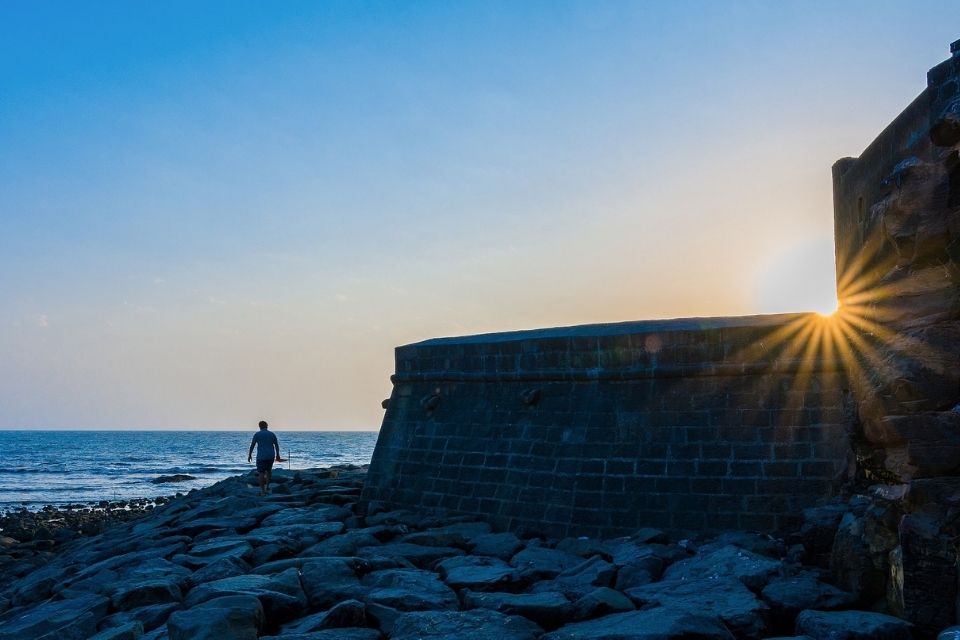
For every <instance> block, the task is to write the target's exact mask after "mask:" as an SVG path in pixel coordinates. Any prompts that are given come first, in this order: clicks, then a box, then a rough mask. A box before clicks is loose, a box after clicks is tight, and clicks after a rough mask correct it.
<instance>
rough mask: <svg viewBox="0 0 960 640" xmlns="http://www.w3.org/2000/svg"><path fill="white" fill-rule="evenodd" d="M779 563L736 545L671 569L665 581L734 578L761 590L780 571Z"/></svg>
mask: <svg viewBox="0 0 960 640" xmlns="http://www.w3.org/2000/svg"><path fill="white" fill-rule="evenodd" d="M780 566H781V565H780V563H779V562H777V561H775V560H771V559H770V558H766V557H764V556H760V555H757V554H755V553H752V552H750V551H747V550H746V549H741V548H740V547H736V546H734V545H727V546H723V547H719V548H716V549H711V550H709V551H706V552H705V553H701V554H697V555H696V556H694V557H692V558H689V559H687V560H681V561H680V562H677V563H676V564H674V565H672V566H670V567H669V568H668V569H667V570H666V571H665V572H664V573H663V579H664V580H671V581H672V580H694V579H697V578H719V577H721V576H724V577H727V576H730V577H734V578H737V579H738V580H740V581H741V582H742V583H743V584H744V585H746V586H747V587H748V588H750V589H754V590H760V589H762V588H763V587H764V586H765V585H766V584H767V582H769V581H770V578H771V577H773V576H774V575H776V574H777V573H778V572H779V571H780Z"/></svg>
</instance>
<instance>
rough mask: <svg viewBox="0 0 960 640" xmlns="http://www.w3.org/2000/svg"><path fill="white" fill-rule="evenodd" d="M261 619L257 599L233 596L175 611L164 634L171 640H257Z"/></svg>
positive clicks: (262, 617) (248, 596)
mask: <svg viewBox="0 0 960 640" xmlns="http://www.w3.org/2000/svg"><path fill="white" fill-rule="evenodd" d="M263 620H264V611H263V606H262V605H261V604H260V600H258V599H257V598H256V597H254V596H250V595H232V596H226V597H222V598H214V599H212V600H208V601H206V602H204V603H202V604H200V605H198V606H196V607H193V608H191V609H188V610H187V611H176V612H174V613H173V614H171V616H170V619H169V620H168V621H167V633H168V634H169V636H170V640H224V639H225V638H230V640H257V637H258V636H259V635H260V629H261V628H262V627H263Z"/></svg>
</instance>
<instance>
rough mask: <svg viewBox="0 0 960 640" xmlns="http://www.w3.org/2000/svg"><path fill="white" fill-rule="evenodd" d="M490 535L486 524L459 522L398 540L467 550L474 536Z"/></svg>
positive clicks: (410, 534)
mask: <svg viewBox="0 0 960 640" xmlns="http://www.w3.org/2000/svg"><path fill="white" fill-rule="evenodd" d="M489 533H490V525H489V524H487V523H486V522H460V523H456V524H450V525H447V526H445V527H434V528H432V529H426V530H425V531H417V532H415V533H408V534H407V535H405V536H403V537H401V538H400V542H409V543H411V544H422V545H425V546H429V547H459V548H463V549H467V548H469V546H470V540H471V539H472V538H474V537H476V536H481V535H485V534H489Z"/></svg>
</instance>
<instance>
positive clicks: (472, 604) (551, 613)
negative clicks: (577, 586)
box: [463, 590, 571, 629]
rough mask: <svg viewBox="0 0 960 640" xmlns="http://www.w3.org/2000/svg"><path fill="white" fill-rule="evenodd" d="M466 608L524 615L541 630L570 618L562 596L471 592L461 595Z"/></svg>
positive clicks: (553, 626)
mask: <svg viewBox="0 0 960 640" xmlns="http://www.w3.org/2000/svg"><path fill="white" fill-rule="evenodd" d="M463 604H464V606H465V607H466V608H468V609H491V610H493V611H499V612H500V613H505V614H507V615H518V616H523V617H524V618H527V619H529V620H532V621H533V622H536V623H537V624H538V625H540V626H541V627H543V628H544V629H556V628H557V627H559V626H560V625H562V624H564V623H565V622H567V621H568V620H569V619H570V616H571V605H570V601H569V600H568V599H567V598H566V596H564V595H563V594H562V593H558V592H544V593H474V592H472V591H469V590H467V591H464V592H463Z"/></svg>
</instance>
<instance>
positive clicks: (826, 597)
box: [761, 572, 856, 620]
mask: <svg viewBox="0 0 960 640" xmlns="http://www.w3.org/2000/svg"><path fill="white" fill-rule="evenodd" d="M761 596H762V597H763V599H764V600H765V601H766V602H767V603H768V604H769V605H770V609H771V611H772V612H773V615H774V616H775V618H776V619H778V620H781V619H787V618H793V617H795V616H796V615H797V614H798V613H800V612H801V611H803V610H804V609H818V610H825V611H830V610H833V609H844V608H847V607H851V606H853V604H854V603H855V602H856V599H855V598H854V597H853V595H852V594H849V593H847V592H846V591H841V590H840V589H837V588H836V587H834V586H832V585H829V584H826V583H823V582H820V581H819V580H817V578H816V576H814V575H813V574H812V573H810V572H804V573H801V574H799V575H795V576H789V577H782V578H774V579H773V580H771V581H770V584H768V585H767V586H766V587H764V588H763V592H762V594H761Z"/></svg>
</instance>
